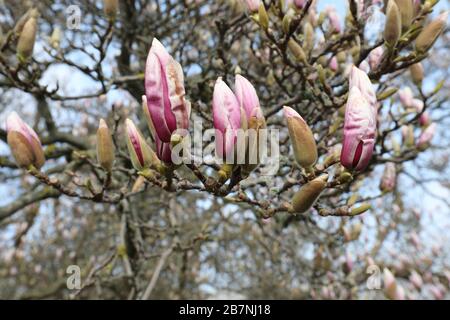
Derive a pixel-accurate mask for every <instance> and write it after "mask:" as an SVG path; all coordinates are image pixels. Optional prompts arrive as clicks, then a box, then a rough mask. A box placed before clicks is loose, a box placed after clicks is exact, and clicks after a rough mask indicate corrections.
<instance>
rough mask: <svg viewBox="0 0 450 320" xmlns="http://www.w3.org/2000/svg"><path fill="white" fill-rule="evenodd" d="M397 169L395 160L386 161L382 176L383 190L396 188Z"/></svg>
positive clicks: (387, 190) (381, 185) (388, 190)
mask: <svg viewBox="0 0 450 320" xmlns="http://www.w3.org/2000/svg"><path fill="white" fill-rule="evenodd" d="M396 176H397V173H396V170H395V164H394V163H393V162H388V163H386V166H385V167H384V172H383V176H382V178H381V183H380V189H381V191H383V192H390V191H392V190H394V187H395V183H396Z"/></svg>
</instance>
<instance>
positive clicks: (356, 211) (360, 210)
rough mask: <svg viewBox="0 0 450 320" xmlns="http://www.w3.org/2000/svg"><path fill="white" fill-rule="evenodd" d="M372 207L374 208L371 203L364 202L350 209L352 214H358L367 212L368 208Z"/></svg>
mask: <svg viewBox="0 0 450 320" xmlns="http://www.w3.org/2000/svg"><path fill="white" fill-rule="evenodd" d="M370 208H372V206H371V205H370V203H363V204H362V205H360V206H359V207H358V208H353V209H352V211H350V215H352V216H357V215H359V214H362V213H364V212H366V211H367V210H370Z"/></svg>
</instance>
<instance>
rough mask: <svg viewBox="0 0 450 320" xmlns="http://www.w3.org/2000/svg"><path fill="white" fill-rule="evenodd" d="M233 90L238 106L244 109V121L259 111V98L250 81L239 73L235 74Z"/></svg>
mask: <svg viewBox="0 0 450 320" xmlns="http://www.w3.org/2000/svg"><path fill="white" fill-rule="evenodd" d="M234 92H235V93H236V99H237V101H238V102H239V106H240V108H241V109H242V110H243V111H244V114H245V116H246V119H245V120H246V121H248V120H249V119H250V117H251V116H252V114H256V113H260V105H259V99H258V95H257V94H256V90H255V88H254V87H253V85H252V84H251V83H250V81H248V80H247V79H246V78H244V77H243V76H241V75H240V74H238V75H236V79H235V83H234ZM257 109H259V110H257ZM241 120H244V119H241Z"/></svg>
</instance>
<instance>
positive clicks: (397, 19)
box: [384, 0, 402, 48]
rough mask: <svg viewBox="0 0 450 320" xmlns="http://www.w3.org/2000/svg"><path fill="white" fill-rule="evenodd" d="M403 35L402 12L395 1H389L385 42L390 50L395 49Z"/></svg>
mask: <svg viewBox="0 0 450 320" xmlns="http://www.w3.org/2000/svg"><path fill="white" fill-rule="evenodd" d="M401 33H402V20H401V15H400V11H399V9H398V6H397V4H396V3H395V1H394V0H389V2H388V5H387V9H386V24H385V26H384V41H386V43H387V44H388V46H389V47H390V48H393V47H395V45H396V44H397V41H398V39H399V38H400V35H401Z"/></svg>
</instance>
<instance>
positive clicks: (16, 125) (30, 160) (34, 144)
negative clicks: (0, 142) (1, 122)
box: [6, 112, 45, 169]
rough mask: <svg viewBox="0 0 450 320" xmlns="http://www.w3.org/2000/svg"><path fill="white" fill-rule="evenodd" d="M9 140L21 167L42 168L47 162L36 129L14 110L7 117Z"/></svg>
mask: <svg viewBox="0 0 450 320" xmlns="http://www.w3.org/2000/svg"><path fill="white" fill-rule="evenodd" d="M6 132H7V141H8V144H9V146H10V148H11V152H12V154H13V156H14V159H15V160H16V162H17V165H18V166H19V167H25V168H26V167H28V166H30V165H33V166H35V167H36V168H37V169H39V168H41V167H42V166H43V165H44V162H45V156H44V151H43V150H42V145H41V141H40V140H39V137H38V135H37V134H36V132H34V130H33V129H32V128H31V127H30V126H29V125H27V124H26V123H25V122H23V121H22V119H20V117H19V116H18V115H17V113H15V112H12V113H11V114H10V115H9V116H8V118H7V119H6Z"/></svg>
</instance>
